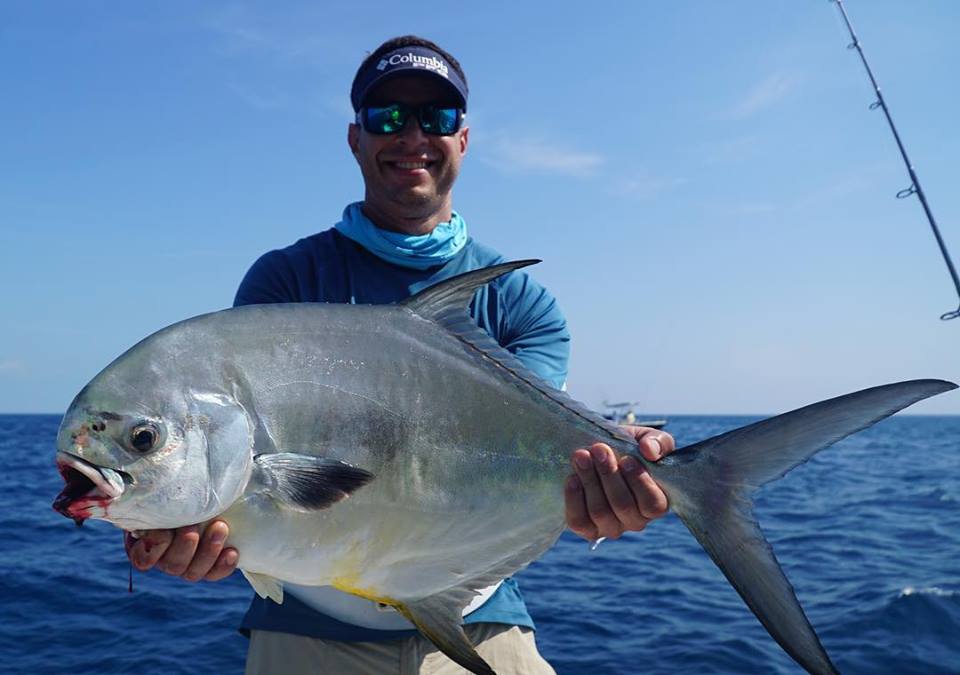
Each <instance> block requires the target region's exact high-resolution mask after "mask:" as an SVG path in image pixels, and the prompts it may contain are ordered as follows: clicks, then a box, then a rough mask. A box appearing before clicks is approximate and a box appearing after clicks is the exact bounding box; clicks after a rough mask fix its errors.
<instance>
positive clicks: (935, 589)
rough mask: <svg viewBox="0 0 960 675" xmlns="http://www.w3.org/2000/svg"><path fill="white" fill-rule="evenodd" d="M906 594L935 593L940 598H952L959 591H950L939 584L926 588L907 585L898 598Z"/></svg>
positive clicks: (958, 593)
mask: <svg viewBox="0 0 960 675" xmlns="http://www.w3.org/2000/svg"><path fill="white" fill-rule="evenodd" d="M908 595H936V596H938V597H941V598H952V597H955V596H957V595H960V591H951V590H947V589H944V588H940V587H939V586H928V587H927V588H914V587H913V586H907V587H905V588H904V589H903V590H902V591H900V595H898V596H897V597H898V598H903V597H906V596H908Z"/></svg>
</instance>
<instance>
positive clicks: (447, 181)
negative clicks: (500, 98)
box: [348, 75, 468, 231]
mask: <svg viewBox="0 0 960 675" xmlns="http://www.w3.org/2000/svg"><path fill="white" fill-rule="evenodd" d="M366 102H367V103H368V104H370V105H385V104H389V103H406V104H409V105H421V104H424V103H432V104H441V105H451V106H452V105H455V104H454V103H452V102H451V101H450V94H449V93H448V90H447V89H446V88H445V87H444V86H443V85H442V84H441V83H439V82H437V81H435V80H433V79H432V78H427V77H418V76H415V75H412V76H401V77H397V78H395V79H392V80H390V81H388V82H386V83H384V84H383V85H381V86H380V87H378V88H377V89H375V90H374V91H373V92H372V93H371V94H370V95H369V96H368V97H367V101H366ZM467 137H468V129H467V128H466V126H461V128H460V130H459V131H458V132H457V133H455V134H453V135H452V136H431V135H428V134H425V133H423V130H422V129H420V124H419V123H418V121H417V120H416V116H413V117H412V118H411V119H409V120H408V121H407V123H406V125H405V126H404V128H403V129H401V130H400V131H399V132H398V133H396V134H390V135H385V136H380V135H377V134H371V133H369V132H368V131H366V130H364V129H363V128H362V127H361V126H360V125H358V124H351V125H350V129H349V133H348V140H349V143H350V149H351V150H352V151H353V154H354V156H355V157H356V158H357V163H358V164H359V165H360V171H361V172H362V173H363V180H364V184H365V185H366V196H365V208H366V209H367V210H368V212H369V213H368V215H370V216H371V217H373V218H374V220H375V221H377V220H379V221H381V222H378V224H380V225H386V226H391V227H400V226H402V225H403V224H404V223H405V222H406V221H411V220H419V221H429V223H428V225H429V227H427V229H426V231H429V230H430V229H432V225H435V224H436V223H438V222H442V221H444V220H448V219H449V218H450V211H451V209H452V196H451V189H452V188H453V183H454V181H455V180H456V179H457V175H458V174H459V173H460V163H461V162H462V161H463V156H464V155H465V154H466V151H467Z"/></svg>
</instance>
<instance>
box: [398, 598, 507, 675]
mask: <svg viewBox="0 0 960 675" xmlns="http://www.w3.org/2000/svg"><path fill="white" fill-rule="evenodd" d="M469 595H472V593H471V594H469ZM464 597H466V596H465V594H463V593H450V594H446V593H441V594H438V595H431V596H430V597H427V598H423V599H421V600H414V601H404V602H401V603H400V604H398V605H397V606H396V607H397V611H399V612H400V613H401V614H402V615H403V616H405V617H406V618H407V619H408V620H409V621H410V622H411V623H413V625H415V626H416V627H417V629H419V631H420V632H421V633H422V634H423V636H424V637H426V638H427V639H428V640H430V642H432V643H433V644H435V645H436V646H437V649H439V650H440V651H442V652H443V653H444V654H446V655H447V656H449V657H450V659H451V660H453V661H454V662H455V663H457V664H459V665H461V666H463V667H464V668H466V669H467V670H469V671H470V672H471V673H474V674H475V675H496V671H494V670H493V668H491V667H490V665H489V664H488V663H487V662H486V661H484V660H483V657H482V656H480V654H478V653H477V650H476V649H475V648H474V646H473V645H472V644H471V643H470V640H469V638H467V634H466V633H465V632H464V631H463V625H462V622H463V608H464V607H465V606H466V605H465V603H463V599H464Z"/></svg>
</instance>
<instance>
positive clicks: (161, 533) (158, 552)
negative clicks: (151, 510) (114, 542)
mask: <svg viewBox="0 0 960 675" xmlns="http://www.w3.org/2000/svg"><path fill="white" fill-rule="evenodd" d="M172 541H173V530H148V531H147V532H144V533H143V535H142V536H141V537H140V538H139V539H134V538H133V535H131V534H130V533H129V532H128V533H127V536H126V537H125V539H124V545H125V546H126V549H127V557H128V558H130V563H131V564H132V565H133V566H134V567H136V568H137V569H138V570H140V571H141V572H146V571H147V570H149V569H150V568H152V567H153V566H154V565H156V564H157V562H158V561H159V560H160V558H161V557H162V556H163V554H164V553H166V551H167V549H168V548H169V547H170V543H171V542H172Z"/></svg>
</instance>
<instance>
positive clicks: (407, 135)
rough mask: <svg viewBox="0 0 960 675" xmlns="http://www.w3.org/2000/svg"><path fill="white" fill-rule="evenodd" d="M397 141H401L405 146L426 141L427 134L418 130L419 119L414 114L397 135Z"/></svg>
mask: <svg viewBox="0 0 960 675" xmlns="http://www.w3.org/2000/svg"><path fill="white" fill-rule="evenodd" d="M397 140H400V141H403V142H404V143H406V144H407V145H417V144H420V143H426V142H427V141H428V138H427V134H425V133H424V132H423V129H421V128H420V119H419V117H417V115H416V113H414V114H412V115H410V117H408V118H407V123H406V124H404V125H403V128H402V129H401V130H400V131H399V132H398V133H397Z"/></svg>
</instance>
